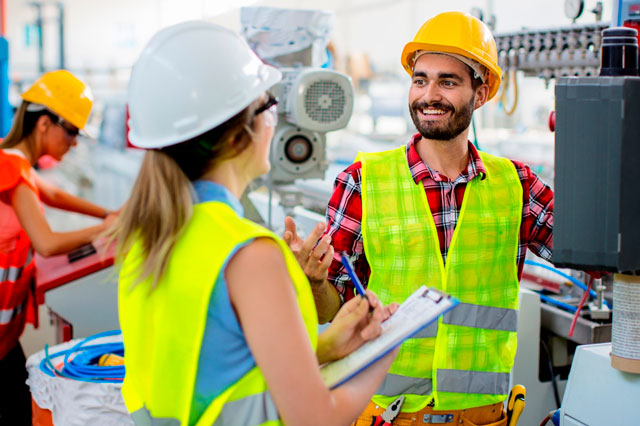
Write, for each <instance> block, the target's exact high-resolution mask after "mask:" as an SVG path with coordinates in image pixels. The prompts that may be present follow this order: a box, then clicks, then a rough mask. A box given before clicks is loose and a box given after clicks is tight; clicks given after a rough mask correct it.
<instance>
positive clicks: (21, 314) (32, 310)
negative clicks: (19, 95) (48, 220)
mask: <svg viewBox="0 0 640 426" xmlns="http://www.w3.org/2000/svg"><path fill="white" fill-rule="evenodd" d="M20 183H25V184H26V185H27V186H29V187H30V189H32V190H33V191H34V192H35V194H36V196H38V197H39V192H38V189H37V186H36V184H35V180H34V178H33V171H32V169H31V165H30V164H29V162H28V161H27V160H26V159H24V158H23V157H21V156H19V155H15V154H10V153H5V152H4V151H3V150H0V194H2V193H5V192H6V193H7V195H9V196H5V197H0V204H3V205H2V206H1V207H2V210H0V211H2V212H3V214H15V213H13V209H12V207H11V205H10V204H9V207H10V209H9V208H7V202H10V193H11V191H13V189H14V188H15V187H17V186H18V185H19V184H20ZM12 239H13V241H11V243H12V244H11V246H12V247H13V248H12V249H11V250H9V251H0V359H2V358H4V356H5V355H6V354H7V352H9V351H10V350H11V349H12V348H13V347H14V346H15V345H16V344H17V343H18V338H19V337H20V335H21V334H22V332H23V330H24V326H25V323H26V322H31V323H33V324H34V326H36V327H37V326H38V315H37V314H38V311H37V305H36V303H35V298H34V297H33V296H34V294H33V291H32V290H33V288H34V287H33V286H32V283H33V279H34V278H35V272H36V268H35V261H34V260H33V250H32V249H31V240H30V239H29V236H28V235H27V233H26V232H25V231H24V229H20V230H19V232H18V233H17V236H15V237H13V238H12Z"/></svg>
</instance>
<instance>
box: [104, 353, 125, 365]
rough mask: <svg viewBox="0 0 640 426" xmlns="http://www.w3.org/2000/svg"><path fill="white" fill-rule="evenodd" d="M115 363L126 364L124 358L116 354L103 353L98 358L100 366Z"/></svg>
mask: <svg viewBox="0 0 640 426" xmlns="http://www.w3.org/2000/svg"><path fill="white" fill-rule="evenodd" d="M115 365H124V358H123V357H121V356H120V355H116V354H111V353H109V354H103V355H102V356H101V357H100V359H98V366H100V367H112V366H115Z"/></svg>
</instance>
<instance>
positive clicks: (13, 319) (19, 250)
mask: <svg viewBox="0 0 640 426" xmlns="http://www.w3.org/2000/svg"><path fill="white" fill-rule="evenodd" d="M22 99H23V101H22V103H21V105H20V107H19V108H18V110H17V111H16V113H15V116H14V119H13V123H12V126H11V129H10V130H9V134H8V135H7V136H6V137H5V138H4V139H3V140H2V142H0V424H3V425H4V424H6V425H18V426H20V425H31V397H30V394H29V389H28V387H27V385H26V383H25V380H26V379H27V372H26V369H25V363H26V360H25V356H24V352H23V350H22V347H21V346H20V343H19V341H18V338H19V337H20V335H21V334H22V332H23V330H24V326H25V322H26V321H27V320H28V319H29V320H31V321H34V322H35V318H36V315H37V307H35V305H33V304H32V303H30V302H31V300H29V299H30V295H31V288H32V286H31V283H32V281H33V279H34V277H35V267H36V266H35V262H34V261H33V251H34V250H35V251H36V252H38V253H39V254H41V255H42V256H52V255H55V254H61V253H65V252H68V251H70V250H72V249H74V248H76V247H78V246H81V245H83V244H86V243H89V242H91V241H92V240H93V239H95V238H96V236H97V235H98V234H99V233H100V232H102V231H104V230H105V229H107V227H108V226H109V224H110V223H111V222H112V221H113V219H114V218H115V215H112V214H110V212H109V211H108V210H106V209H104V208H102V207H100V206H97V205H95V204H93V203H91V202H88V201H86V200H83V199H81V198H79V197H76V196H74V195H71V194H69V193H67V192H65V191H62V190H61V189H59V188H57V187H56V186H55V185H52V184H51V183H48V182H46V181H45V180H43V179H42V178H41V177H40V176H38V174H37V173H36V172H35V171H34V169H33V168H32V166H33V165H35V164H36V163H37V161H38V160H39V159H40V158H41V157H43V156H44V155H50V156H52V157H53V158H54V159H56V160H58V161H60V160H61V159H62V157H63V156H64V155H65V154H66V153H67V151H69V149H70V148H71V147H72V146H75V145H76V144H77V141H76V137H77V136H78V132H79V131H80V129H82V128H83V127H84V126H85V124H86V122H87V119H88V118H89V113H90V112H91V107H92V104H93V100H92V96H91V91H90V89H89V87H87V86H86V85H85V84H84V83H83V82H82V81H80V80H78V79H77V78H76V77H75V76H74V75H73V74H71V73H70V72H68V71H63V70H60V71H52V72H48V73H46V74H44V75H42V76H41V77H40V78H39V79H38V80H37V81H36V82H35V83H34V84H33V86H31V88H29V90H27V91H26V92H25V93H23V94H22ZM40 202H44V203H45V204H47V205H49V206H52V207H56V208H59V209H63V210H68V211H72V212H77V213H82V214H86V215H89V216H94V217H98V218H100V219H105V220H104V221H103V222H102V223H101V224H99V225H96V226H92V227H89V228H85V229H81V230H78V231H72V232H55V231H52V230H51V227H50V226H49V224H48V223H47V219H46V218H45V216H44V211H43V209H42V206H41V204H40Z"/></svg>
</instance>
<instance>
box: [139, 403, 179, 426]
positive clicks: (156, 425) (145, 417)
mask: <svg viewBox="0 0 640 426" xmlns="http://www.w3.org/2000/svg"><path fill="white" fill-rule="evenodd" d="M131 419H132V420H133V423H135V425H136V426H180V421H179V420H178V419H172V418H170V417H162V418H160V417H158V418H156V417H151V413H149V410H147V407H142V408H141V409H139V410H138V411H135V412H133V413H131Z"/></svg>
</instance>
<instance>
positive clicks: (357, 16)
mask: <svg viewBox="0 0 640 426" xmlns="http://www.w3.org/2000/svg"><path fill="white" fill-rule="evenodd" d="M30 2H31V0H7V27H8V31H7V38H8V39H9V42H10V55H11V59H10V64H11V69H10V72H11V73H12V75H14V76H17V77H18V78H20V76H21V75H29V74H33V75H35V74H37V72H38V71H37V64H38V57H37V47H36V46H37V44H36V38H35V36H36V34H35V32H34V31H33V28H32V27H31V28H30V27H29V26H30V25H31V24H33V22H34V20H35V9H34V8H33V7H32V6H29V3H30ZM44 3H45V5H47V6H46V7H44V8H43V12H44V13H43V15H44V16H45V32H44V35H45V57H44V59H45V60H44V62H45V65H46V66H47V67H48V68H52V67H56V66H57V63H58V45H57V40H58V35H57V27H56V24H55V19H56V17H57V8H56V6H55V5H56V2H54V1H50V2H49V1H48V0H47V1H45V2H44ZM61 3H63V4H64V10H65V50H66V65H67V67H68V68H69V69H72V70H82V69H84V70H99V71H101V72H102V71H104V70H105V69H118V68H128V67H129V66H130V65H131V63H132V62H133V61H134V59H135V58H136V57H137V55H138V54H139V52H140V50H141V49H142V46H143V45H144V43H145V42H146V41H147V40H148V39H149V38H150V37H151V35H152V34H153V33H154V32H156V31H157V30H158V29H160V28H162V27H163V26H166V25H170V24H173V23H176V22H180V21H183V20H187V19H203V18H204V19H210V20H212V21H214V22H217V23H220V24H222V25H225V26H227V27H229V28H232V29H235V30H238V29H239V12H238V10H237V8H238V7H239V6H241V5H246V4H254V5H266V6H276V7H286V8H309V9H313V8H316V9H317V8H323V9H331V10H335V11H336V28H335V32H334V40H335V44H336V48H337V49H338V53H339V54H343V55H344V54H347V53H350V52H360V51H364V52H365V53H367V54H368V55H369V56H370V57H371V59H372V61H373V62H374V63H375V65H376V66H377V67H378V68H379V69H383V70H393V71H397V70H398V67H397V62H398V57H399V55H400V52H401V50H402V47H403V46H404V44H405V43H406V42H407V41H408V40H410V39H411V38H412V37H413V35H414V34H415V32H416V31H417V29H418V28H419V27H420V25H421V24H422V22H424V20H425V19H427V18H428V17H429V16H431V15H433V14H435V13H438V12H441V11H444V10H448V9H449V10H450V9H453V10H462V11H470V10H471V8H472V7H474V6H476V7H480V8H481V9H483V10H484V11H485V14H488V13H489V11H490V10H492V11H493V13H494V14H495V15H496V17H497V28H496V31H497V32H501V31H513V30H517V29H519V28H521V27H525V26H527V27H532V28H542V27H551V26H559V25H566V24H568V23H569V20H568V19H567V18H565V17H564V13H563V7H564V6H563V4H564V2H563V1H561V0H538V1H535V2H532V1H529V0H451V1H449V2H447V3H446V4H444V3H442V2H431V1H424V0H325V1H323V2H321V3H319V2H317V1H315V0H262V1H256V0H242V1H238V0H63V1H61ZM595 3H596V1H595V0H587V1H586V7H585V12H584V13H583V17H581V18H580V19H579V22H587V21H591V20H593V14H591V13H590V12H589V10H590V9H592V8H593V6H594V5H595ZM611 3H612V0H605V1H604V5H605V7H604V10H605V19H610V16H611ZM28 38H29V39H30V40H27V39H28Z"/></svg>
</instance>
